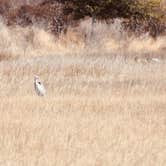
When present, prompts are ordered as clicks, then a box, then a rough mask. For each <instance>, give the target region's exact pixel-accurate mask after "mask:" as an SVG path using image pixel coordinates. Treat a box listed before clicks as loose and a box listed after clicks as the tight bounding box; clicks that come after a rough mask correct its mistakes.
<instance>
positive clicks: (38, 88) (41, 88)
mask: <svg viewBox="0 0 166 166" xmlns="http://www.w3.org/2000/svg"><path fill="white" fill-rule="evenodd" d="M34 87H35V91H36V93H37V95H38V96H45V94H46V89H45V88H44V85H43V84H42V82H41V81H40V78H39V77H38V76H35V77H34Z"/></svg>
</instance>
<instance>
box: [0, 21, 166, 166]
mask: <svg viewBox="0 0 166 166" xmlns="http://www.w3.org/2000/svg"><path fill="white" fill-rule="evenodd" d="M116 23H117V22H116ZM88 27H89V23H88V22H87V21H85V22H83V23H82V24H81V25H80V27H79V29H80V32H85V33H86V34H88V33H89V30H88ZM95 27H96V28H95V36H94V38H93V39H89V38H87V37H86V38H85V36H84V35H83V36H81V35H82V33H79V31H77V32H75V31H74V30H73V29H70V30H68V33H67V34H66V36H65V35H62V36H61V37H60V38H59V39H55V38H54V37H53V36H52V35H51V34H49V33H47V32H45V31H44V30H42V29H39V28H37V27H35V26H34V27H30V28H20V27H10V28H8V27H6V26H5V25H4V24H1V29H0V37H1V41H0V52H1V55H2V56H1V62H0V99H1V100H0V117H1V120H0V165H3V166H9V165H12V166H24V165H28V166H37V165H39V166H46V165H47V166H54V165H58V166H66V165H67V166H69V165H70V166H74V165H75V166H81V165H82V166H85V165H89V166H101V165H102V166H108V165H109V166H111V165H112V166H119V165H124V166H129V165H133V166H142V165H144V166H149V165H163V166H164V165H165V164H166V159H165V154H166V148H165V145H166V134H165V133H166V116H165V115H166V113H165V110H166V101H165V99H166V95H165V92H166V88H165V83H166V81H165V80H166V74H165V71H166V63H165V59H164V54H165V52H164V49H165V48H164V46H165V38H164V37H159V38H158V39H156V41H154V40H152V39H151V38H150V37H148V36H144V37H142V38H136V37H135V38H134V37H130V38H129V37H128V38H127V36H126V34H125V32H123V31H120V30H117V27H119V26H117V24H113V25H112V26H110V27H107V26H106V25H104V24H101V23H98V24H97V25H96V26H95ZM30 32H31V34H32V36H30V35H29V33H30ZM27 37H28V39H27ZM88 44H89V45H88ZM147 54H148V55H149V56H152V57H159V58H160V61H159V62H155V61H147V62H146V63H141V62H140V63H138V62H136V61H135V60H134V57H135V56H138V57H141V58H143V59H146V56H147ZM8 55H10V56H8ZM6 56H8V58H5V57H6ZM35 74H37V75H39V76H40V77H41V78H42V80H43V82H44V84H45V87H46V89H47V95H46V96H45V97H38V96H37V95H36V94H35V92H34V88H33V76H34V75H35Z"/></svg>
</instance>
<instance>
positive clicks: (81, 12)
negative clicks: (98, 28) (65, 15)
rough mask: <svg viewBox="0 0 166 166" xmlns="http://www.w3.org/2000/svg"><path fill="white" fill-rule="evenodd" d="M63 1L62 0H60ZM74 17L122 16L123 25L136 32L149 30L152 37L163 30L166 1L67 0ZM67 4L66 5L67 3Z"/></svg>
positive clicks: (101, 18) (100, 18)
mask: <svg viewBox="0 0 166 166" xmlns="http://www.w3.org/2000/svg"><path fill="white" fill-rule="evenodd" d="M62 1H63V0H62ZM63 2H67V3H69V2H70V3H72V4H73V6H72V9H71V10H70V7H67V8H66V11H67V10H68V11H73V13H74V18H75V19H80V18H83V17H85V16H90V17H92V18H93V20H94V21H95V20H96V19H99V20H103V19H104V20H108V19H112V18H123V19H124V26H125V27H126V28H127V29H129V30H131V31H134V32H137V33H138V34H140V33H144V32H146V31H149V32H150V34H151V35H152V36H153V37H156V36H157V35H159V34H161V33H163V32H165V29H166V26H165V24H166V1H162V0H97V1H96V0H84V1H82V0H68V1H65V0H64V1H63ZM67 6H68V5H67Z"/></svg>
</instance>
